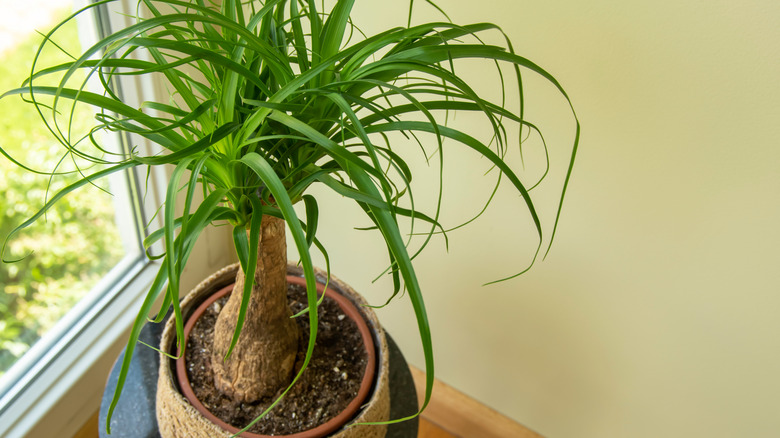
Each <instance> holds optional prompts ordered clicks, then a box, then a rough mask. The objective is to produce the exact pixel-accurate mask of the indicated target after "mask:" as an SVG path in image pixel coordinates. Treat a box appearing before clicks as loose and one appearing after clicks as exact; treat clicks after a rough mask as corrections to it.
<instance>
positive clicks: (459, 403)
mask: <svg viewBox="0 0 780 438" xmlns="http://www.w3.org/2000/svg"><path fill="white" fill-rule="evenodd" d="M412 376H413V377H414V381H415V385H416V386H417V394H418V395H421V394H423V393H424V388H425V373H423V372H422V371H420V370H418V369H416V368H412ZM97 437H98V413H97V412H95V415H93V416H92V418H90V420H89V421H88V422H87V424H85V425H84V427H82V428H81V430H80V431H79V432H78V433H77V434H76V435H74V436H73V438H97ZM541 437H542V436H541V435H539V434H537V433H536V432H534V431H532V430H530V429H528V428H526V427H525V426H523V425H521V424H519V423H517V422H515V421H513V420H511V419H510V418H507V417H505V416H503V415H501V414H499V413H498V412H496V411H494V410H492V409H490V408H489V407H487V406H485V405H483V404H481V403H479V402H477V401H476V400H474V399H472V398H470V397H468V396H466V395H465V394H463V393H461V392H460V391H458V390H456V389H455V388H452V387H451V386H448V385H446V384H445V383H443V382H440V381H438V380H437V381H436V382H435V383H434V385H433V393H432V397H431V402H430V404H429V405H428V408H427V409H426V410H425V412H424V413H423V414H422V416H421V418H420V431H419V435H418V438H541Z"/></svg>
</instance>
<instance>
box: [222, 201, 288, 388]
mask: <svg viewBox="0 0 780 438" xmlns="http://www.w3.org/2000/svg"><path fill="white" fill-rule="evenodd" d="M258 251H259V252H258V257H257V270H256V273H255V284H254V287H253V288H252V294H251V298H250V301H249V308H248V310H247V314H246V320H245V322H244V326H243V329H242V331H241V336H239V339H238V344H237V345H236V347H235V348H234V349H233V352H232V353H231V356H230V358H229V359H228V360H224V358H225V355H226V354H227V351H228V348H229V347H230V341H231V339H232V337H233V332H234V330H235V327H236V321H237V319H238V311H239V308H240V306H241V295H242V291H243V289H244V273H243V271H242V270H241V269H239V270H238V275H237V277H236V285H235V288H234V289H233V293H232V294H231V296H230V299H229V300H228V302H227V304H226V305H225V308H224V309H222V311H221V312H220V314H219V318H218V319H217V324H216V327H215V331H214V352H213V353H212V357H211V363H212V367H213V369H214V380H215V383H216V385H217V388H219V389H220V390H221V391H223V392H224V393H225V394H227V395H229V396H230V397H232V398H233V399H234V400H239V401H244V402H253V401H256V400H259V399H260V398H262V397H265V396H272V395H274V394H275V393H276V392H277V391H278V390H279V389H280V388H282V387H284V386H286V385H288V384H289V383H290V381H291V380H292V371H293V366H294V365H295V358H296V353H297V350H298V339H299V335H300V333H299V329H298V326H297V324H296V323H295V322H294V321H293V320H292V319H290V315H291V311H290V308H289V306H288V304H287V279H286V275H287V245H286V242H285V234H284V221H283V220H281V219H278V218H276V217H273V216H267V215H266V216H263V220H262V230H261V233H260V245H259V248H258Z"/></svg>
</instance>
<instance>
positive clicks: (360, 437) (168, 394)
mask: <svg viewBox="0 0 780 438" xmlns="http://www.w3.org/2000/svg"><path fill="white" fill-rule="evenodd" d="M238 267H239V265H238V264H237V263H236V264H233V265H230V266H227V267H225V268H223V269H221V270H219V271H217V272H216V273H214V274H213V275H211V276H210V277H208V278H207V279H205V280H204V281H203V282H201V283H200V284H199V285H198V286H196V287H195V289H193V290H192V291H191V292H190V293H189V294H187V296H186V297H185V298H184V300H183V301H182V312H183V313H182V314H183V316H184V318H185V320H186V318H187V317H188V316H189V314H190V313H191V311H192V310H193V309H194V308H195V307H197V305H198V304H199V303H200V302H202V301H203V300H204V299H205V298H206V297H207V296H209V295H210V294H211V293H214V292H216V291H217V290H219V289H220V288H222V287H223V286H226V285H228V284H230V283H233V282H234V281H235V278H236V272H237V270H238ZM287 272H288V274H291V275H298V276H301V275H302V273H301V269H300V268H298V267H297V266H296V265H295V264H294V263H292V262H288V265H287ZM316 273H317V277H318V278H319V279H320V280H324V279H325V276H326V274H325V272H323V271H322V270H319V269H317V270H316ZM329 288H333V289H335V290H336V291H338V292H340V293H341V294H342V295H344V296H346V297H347V298H349V299H350V300H351V301H352V303H353V304H355V306H356V307H357V308H358V309H360V311H361V313H362V314H363V316H364V317H365V319H366V322H367V323H368V325H369V327H370V328H371V330H372V331H373V335H374V342H375V344H376V345H377V348H378V349H379V351H378V354H379V360H378V363H377V364H378V367H377V376H376V379H375V382H374V388H373V391H372V392H371V394H370V395H369V400H368V401H367V402H366V404H365V405H364V407H363V409H362V410H361V411H360V412H359V413H358V415H357V416H356V417H355V418H353V419H352V420H351V421H350V422H349V423H348V424H356V423H369V422H381V421H387V419H388V418H389V417H390V389H389V381H388V374H389V362H388V349H387V340H386V339H385V334H384V332H383V331H382V328H381V326H380V325H379V320H378V319H377V317H376V314H375V313H374V312H373V310H371V308H369V307H366V306H365V304H366V302H365V300H364V299H363V297H361V296H360V295H359V294H358V293H356V292H355V291H354V290H353V289H352V288H351V287H349V285H347V284H345V283H344V282H342V281H341V280H339V279H337V278H335V277H334V276H332V275H331V276H330V283H329ZM175 338H176V328H175V326H174V324H173V318H171V319H169V320H168V322H167V323H166V325H165V329H164V331H163V334H162V339H161V341H160V349H161V350H163V351H167V352H169V353H170V352H172V351H173V345H174V344H175ZM174 369H175V367H174V365H173V361H172V360H171V359H170V358H168V357H166V356H164V355H162V354H161V355H160V375H159V379H158V381H157V422H158V424H159V428H160V435H161V436H162V437H163V438H229V437H231V436H232V435H233V434H232V433H230V432H228V431H226V430H223V429H221V428H220V427H219V426H217V425H216V424H214V423H212V422H211V421H210V420H208V419H207V418H206V417H204V416H202V415H201V414H200V412H198V411H197V410H196V409H195V408H194V407H192V405H191V404H190V403H189V402H188V401H187V399H186V398H184V396H183V395H182V394H181V392H180V391H179V389H178V386H177V384H176V383H175V380H176V379H175V376H174V372H175V371H174ZM386 431H387V426H365V425H357V426H351V427H347V426H345V427H342V428H341V429H339V430H338V431H337V432H335V433H333V434H331V435H330V436H331V437H338V438H382V437H384V436H385V434H386ZM255 436H257V435H255Z"/></svg>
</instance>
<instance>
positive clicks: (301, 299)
mask: <svg viewBox="0 0 780 438" xmlns="http://www.w3.org/2000/svg"><path fill="white" fill-rule="evenodd" d="M287 298H288V301H289V303H290V308H291V309H292V311H293V313H294V314H296V313H298V312H299V311H301V310H303V309H305V308H306V289H305V288H304V287H301V286H297V285H288V291H287ZM226 301H227V297H224V298H222V299H221V300H218V301H217V302H215V303H214V304H212V305H211V306H209V308H208V309H207V311H206V313H204V315H203V316H202V317H201V318H200V319H199V320H198V322H197V323H196V324H195V326H194V328H193V330H192V333H191V334H190V337H189V339H188V341H187V349H186V353H185V358H186V361H187V362H186V363H187V374H188V376H189V379H190V382H191V385H192V387H193V389H194V391H195V394H196V396H197V397H198V398H199V399H200V401H201V402H202V403H203V405H204V406H205V407H206V408H207V409H208V410H210V411H211V412H212V413H213V414H214V415H216V416H217V417H219V418H221V419H222V420H223V421H225V422H226V423H228V424H232V425H234V426H236V427H237V428H243V427H244V426H246V425H247V424H249V423H250V422H251V421H252V420H254V419H255V418H256V417H258V416H259V415H260V414H261V413H262V412H263V411H264V410H265V409H266V408H267V407H268V406H270V404H271V403H273V401H274V400H275V399H276V398H273V399H271V398H269V399H265V400H261V401H259V402H257V403H252V404H249V403H241V402H234V401H233V400H230V399H229V398H228V397H227V396H225V395H222V394H221V393H219V392H218V391H217V390H216V388H215V387H214V380H213V374H212V371H211V344H212V339H213V336H214V323H215V322H216V319H217V315H218V314H219V310H220V309H221V308H222V306H223V305H224V304H225V302H226ZM319 316H320V321H319V327H318V331H317V344H316V346H315V348H314V355H313V356H312V359H311V361H310V362H309V365H308V367H307V368H306V370H305V371H304V372H303V375H302V376H301V378H300V379H299V380H298V382H297V383H296V384H295V385H294V386H293V387H292V389H291V390H290V392H288V393H287V395H286V396H285V397H284V399H282V401H281V402H280V403H279V404H278V405H277V406H275V407H274V408H273V409H272V410H271V411H270V412H269V413H268V414H267V415H266V416H265V418H263V419H262V420H260V421H259V422H258V423H257V424H255V425H254V426H253V427H252V428H251V429H249V431H250V432H253V433H259V434H264V435H271V434H274V435H283V434H293V433H296V432H301V431H304V430H308V429H312V428H314V427H317V426H319V425H320V424H323V423H325V422H326V421H328V420H329V419H331V418H333V417H335V416H336V415H338V414H339V413H340V412H341V411H342V410H344V408H345V407H346V406H347V405H348V404H349V402H350V401H352V399H354V398H355V396H356V395H357V392H358V389H359V388H360V382H361V380H362V378H363V373H364V370H365V367H366V361H367V357H366V351H365V349H364V347H363V341H362V338H361V336H360V332H359V331H358V328H357V325H356V324H355V323H354V322H353V321H352V320H351V319H350V318H349V317H347V316H346V315H344V313H343V312H342V311H341V308H340V307H339V306H338V304H337V303H336V302H335V301H333V300H331V299H330V298H328V297H326V298H325V300H324V301H323V303H322V304H321V305H320V307H319ZM295 320H296V321H297V322H298V324H299V325H300V327H301V333H302V337H301V341H300V342H299V346H298V362H297V363H296V368H295V370H296V372H297V370H299V369H300V367H301V365H302V363H303V358H304V356H305V353H306V346H307V342H308V339H309V318H308V315H303V316H301V317H298V318H296V319H295ZM283 390H284V388H282V390H280V391H279V393H281V391H283Z"/></svg>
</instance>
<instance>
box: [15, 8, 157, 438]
mask: <svg viewBox="0 0 780 438" xmlns="http://www.w3.org/2000/svg"><path fill="white" fill-rule="evenodd" d="M71 1H72V0H32V1H30V2H19V1H7V0H0V5H1V6H0V8H2V11H3V13H2V14H0V89H1V90H2V91H3V92H4V91H6V90H9V89H11V88H15V87H18V86H20V84H21V82H22V80H23V79H24V78H25V77H26V76H27V75H28V74H29V68H30V63H31V60H32V57H33V55H34V54H35V50H36V48H37V46H38V43H39V42H40V41H41V39H42V37H41V35H40V34H37V33H36V32H35V31H36V30H40V31H43V32H46V31H48V30H49V28H50V27H51V26H52V25H53V24H55V23H57V22H59V21H60V20H62V19H63V18H65V17H67V16H68V15H69V14H71V13H72V11H73V10H74V8H80V7H83V6H84V5H83V4H82V5H78V4H73V3H72V2H71ZM107 13H108V12H107V11H106V10H103V11H102V15H103V17H102V18H103V20H100V18H101V17H98V16H90V15H89V14H82V15H83V17H81V18H80V19H79V21H78V22H73V23H72V24H70V25H68V26H66V27H65V28H63V29H62V31H61V32H60V33H59V37H58V38H57V40H56V42H57V44H58V45H59V46H60V47H61V48H62V50H56V49H55V48H54V47H52V48H51V50H49V51H47V52H45V53H43V54H42V61H41V62H42V63H43V64H46V65H53V64H55V63H57V62H59V60H62V61H64V60H66V59H67V56H68V55H67V54H65V53H64V52H66V51H67V52H69V53H72V54H78V53H80V52H81V47H82V46H86V45H87V44H91V42H94V41H95V38H96V35H97V32H98V29H99V26H98V24H99V25H100V26H106V21H107V20H105V18H106V16H107V15H106V14H107ZM121 85H122V86H126V87H134V86H135V85H134V84H132V83H128V84H121ZM81 111H82V112H81V113H75V114H74V117H75V119H76V120H80V119H84V120H86V121H88V120H90V119H92V117H93V115H92V114H89V112H88V110H87V112H86V113H84V112H83V111H84V110H83V109H82V110H81ZM0 114H3V117H2V118H0V146H2V148H3V149H4V150H7V151H8V152H9V153H10V154H11V155H12V156H14V157H15V158H21V159H20V161H21V162H22V163H24V164H26V165H28V166H30V167H33V168H35V169H37V170H42V171H50V170H51V169H52V168H54V166H55V164H56V163H57V162H58V160H60V159H61V158H62V147H61V146H60V145H59V144H58V143H57V142H56V141H55V140H53V139H52V136H51V135H50V134H49V133H48V132H47V131H46V129H45V128H44V127H43V126H42V124H41V123H40V119H39V116H38V114H37V113H36V111H35V108H34V107H33V106H32V105H22V104H21V102H20V100H19V99H18V98H17V97H11V98H5V99H2V100H0ZM103 141H104V142H105V143H107V144H108V145H109V147H110V148H113V149H114V150H115V151H121V148H122V146H121V143H122V139H119V138H116V139H114V138H109V137H106V138H104V139H103ZM68 166H69V163H68V162H67V160H63V163H62V164H61V166H60V170H62V171H73V170H74V168H73V167H71V168H69V167H68ZM135 177H136V175H130V174H126V175H117V176H116V177H114V178H113V179H111V180H108V181H106V184H105V185H104V186H101V187H84V188H82V189H80V190H78V191H76V192H73V193H71V194H69V195H68V196H67V197H66V198H65V199H64V202H59V203H58V204H57V208H56V209H53V210H52V211H51V212H50V213H49V214H47V218H46V220H45V221H44V220H41V221H39V223H37V224H36V225H34V226H33V227H31V228H28V229H27V230H24V231H23V232H22V233H20V234H19V235H18V236H17V237H16V238H15V239H14V240H13V241H12V242H11V244H10V245H9V247H8V248H7V251H6V256H7V257H13V258H17V257H23V256H25V255H27V254H30V253H33V254H32V256H28V257H26V258H25V259H24V260H22V261H21V262H18V263H15V264H2V265H0V436H4V437H10V436H40V435H39V432H31V431H36V430H40V427H41V422H40V421H39V420H40V418H42V417H43V416H46V417H47V421H46V422H47V423H48V422H49V421H50V420H51V419H52V418H51V417H50V416H49V415H50V414H51V413H52V412H55V411H56V410H57V406H58V405H61V404H62V401H63V400H65V399H68V400H69V401H70V402H74V400H75V404H74V407H75V408H79V407H80V406H79V405H85V404H86V405H89V404H91V405H94V398H95V397H94V396H91V395H90V394H89V391H92V392H94V390H97V389H98V388H102V385H103V384H104V382H105V378H106V374H105V372H103V373H102V375H99V376H96V377H95V378H92V380H95V381H97V382H100V383H98V384H95V383H94V382H93V383H90V384H89V385H88V386H90V389H89V391H87V393H84V391H81V394H80V395H78V396H77V397H76V398H74V397H73V396H68V391H69V389H72V388H73V387H74V385H75V386H78V385H79V384H80V382H82V381H84V379H85V378H87V377H90V376H87V374H89V372H90V370H93V369H94V368H95V366H96V364H98V365H99V364H100V361H101V360H102V361H106V360H109V361H110V360H113V358H115V355H116V347H117V346H118V345H121V338H122V336H123V335H124V331H125V330H126V329H127V327H129V324H128V321H126V320H127V319H128V315H129V316H130V317H132V316H134V312H128V311H127V309H129V308H130V306H131V305H132V303H134V302H135V301H137V297H138V296H139V295H143V293H144V292H145V287H146V284H148V282H149V281H150V278H151V277H150V276H151V275H153V266H151V263H150V262H149V261H148V260H146V259H145V257H144V254H143V251H142V249H141V244H140V242H141V240H140V239H141V234H140V230H141V227H140V226H139V224H140V223H144V222H145V221H144V216H145V215H144V208H143V206H142V203H143V199H142V197H141V195H139V190H138V187H137V184H136V183H134V180H135ZM76 179H78V176H77V174H75V175H72V176H70V177H65V178H58V179H56V180H55V179H53V180H52V181H51V182H50V181H49V180H48V179H47V178H46V177H45V176H36V175H33V174H31V173H30V172H26V171H24V170H22V169H20V168H19V167H18V166H15V165H13V164H12V163H10V162H9V161H8V160H7V159H6V158H4V157H0V193H2V196H0V239H5V236H6V235H7V234H8V233H9V232H10V231H11V230H12V229H13V228H14V227H16V226H17V225H19V224H20V223H21V222H23V221H24V220H25V219H27V218H28V217H30V216H31V215H32V214H33V213H34V212H35V211H37V210H38V209H39V208H40V207H41V206H42V205H43V203H44V200H45V199H46V197H47V196H51V195H52V194H54V193H56V192H57V190H58V189H59V188H61V187H64V186H66V185H67V184H68V183H69V182H72V181H75V180H76ZM49 184H51V186H49ZM152 188H153V187H152ZM109 193H110V194H109ZM151 195H152V196H154V193H152V194H151ZM118 340H120V341H118ZM107 350H110V351H111V353H110V354H109V355H108V356H107V357H104V356H105V352H106V351H107ZM104 368H105V367H104ZM101 392H102V391H101ZM98 400H99V399H98ZM95 409H97V407H96V406H95V407H90V408H89V411H88V415H91V414H92V413H93V412H94V410H95ZM53 410H54V411H53ZM61 416H63V417H64V419H61V420H60V421H59V424H58V420H56V418H54V421H53V422H52V423H51V424H50V425H49V426H48V427H50V428H51V430H52V431H54V432H55V433H54V435H53V436H60V435H61V433H63V432H64V430H67V427H65V429H63V425H64V426H67V424H68V423H69V422H70V421H71V420H73V421H76V423H78V421H79V420H78V418H79V416H78V415H75V416H74V415H72V414H71V415H68V414H63V415H61ZM55 417H56V415H55ZM87 418H88V416H87ZM81 423H83V418H82V419H81ZM36 428H37V429H36ZM64 436H68V435H67V433H66V434H65V435H64Z"/></svg>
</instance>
